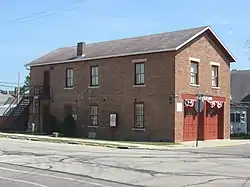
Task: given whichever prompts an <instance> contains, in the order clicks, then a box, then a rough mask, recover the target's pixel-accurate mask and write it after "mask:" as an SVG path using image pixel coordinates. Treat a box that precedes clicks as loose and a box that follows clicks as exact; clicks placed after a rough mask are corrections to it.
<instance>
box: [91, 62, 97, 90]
mask: <svg viewBox="0 0 250 187" xmlns="http://www.w3.org/2000/svg"><path fill="white" fill-rule="evenodd" d="M98 69H99V68H98V66H91V68H90V71H91V72H90V86H99V72H98Z"/></svg>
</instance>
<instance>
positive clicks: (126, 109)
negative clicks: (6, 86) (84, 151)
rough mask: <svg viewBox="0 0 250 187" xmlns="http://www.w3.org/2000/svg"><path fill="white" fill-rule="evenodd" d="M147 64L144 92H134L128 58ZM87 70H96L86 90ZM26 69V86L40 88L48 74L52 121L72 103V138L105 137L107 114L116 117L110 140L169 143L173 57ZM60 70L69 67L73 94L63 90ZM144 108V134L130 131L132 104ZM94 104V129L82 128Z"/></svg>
mask: <svg viewBox="0 0 250 187" xmlns="http://www.w3.org/2000/svg"><path fill="white" fill-rule="evenodd" d="M144 58H146V59H147V62H146V63H145V83H146V86H145V87H134V86H133V84H134V64H133V63H132V60H134V59H144ZM90 65H99V82H100V87H99V88H89V87H88V86H89V82H90V80H89V79H90V74H89V72H90V71H89V69H90ZM50 67H52V66H40V67H33V68H31V85H37V84H40V85H41V84H42V80H43V71H44V70H49V71H51V87H52V99H53V101H52V102H51V111H52V114H53V115H54V116H56V118H57V119H60V120H62V119H63V105H64V104H65V103H72V104H73V105H74V108H75V111H76V114H77V115H78V122H77V126H78V134H79V136H82V137H86V136H87V135H88V132H90V131H94V132H96V136H97V137H98V138H111V135H112V134H111V130H110V128H109V127H108V125H109V124H108V123H109V113H110V112H113V111H116V112H117V113H118V128H117V130H116V132H115V134H114V137H115V138H116V139H137V140H173V124H174V103H173V104H169V101H168V98H169V95H171V94H174V53H172V52H169V53H155V54H148V55H138V56H128V57H120V58H110V59H102V60H94V61H87V62H79V63H70V64H69V63H68V64H58V65H53V67H54V68H52V69H53V70H52V69H51V68H50ZM65 68H74V70H75V71H74V81H75V86H74V89H64V87H65ZM135 99H136V100H138V101H143V102H144V103H145V131H135V130H132V128H133V125H134V101H135ZM93 103H95V104H98V105H99V122H100V125H99V127H98V128H91V127H88V125H89V105H90V104H93Z"/></svg>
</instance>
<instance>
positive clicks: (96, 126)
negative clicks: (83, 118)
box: [88, 125, 98, 128]
mask: <svg viewBox="0 0 250 187" xmlns="http://www.w3.org/2000/svg"><path fill="white" fill-rule="evenodd" d="M88 127H89V128H98V125H89V126H88Z"/></svg>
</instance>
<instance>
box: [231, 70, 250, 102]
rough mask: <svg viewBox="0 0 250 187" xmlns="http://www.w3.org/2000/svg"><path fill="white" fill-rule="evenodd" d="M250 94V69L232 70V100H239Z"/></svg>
mask: <svg viewBox="0 0 250 187" xmlns="http://www.w3.org/2000/svg"><path fill="white" fill-rule="evenodd" d="M248 95H250V70H233V71H231V96H232V100H233V101H236V102H239V101H242V100H243V99H244V98H245V97H246V96H248Z"/></svg>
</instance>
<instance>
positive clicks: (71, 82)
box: [66, 68, 74, 88]
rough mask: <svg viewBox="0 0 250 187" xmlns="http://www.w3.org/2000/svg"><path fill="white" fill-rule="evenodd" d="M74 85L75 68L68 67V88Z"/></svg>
mask: <svg viewBox="0 0 250 187" xmlns="http://www.w3.org/2000/svg"><path fill="white" fill-rule="evenodd" d="M73 86H74V70H73V69H72V68H67V69H66V88H72V87H73Z"/></svg>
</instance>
